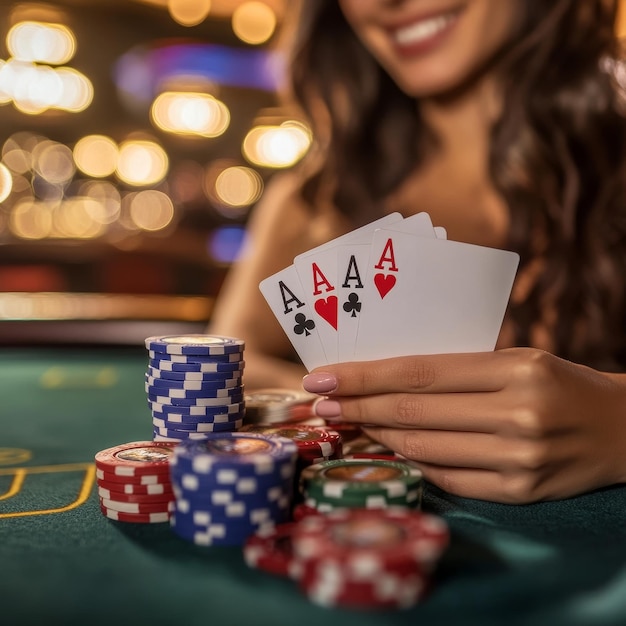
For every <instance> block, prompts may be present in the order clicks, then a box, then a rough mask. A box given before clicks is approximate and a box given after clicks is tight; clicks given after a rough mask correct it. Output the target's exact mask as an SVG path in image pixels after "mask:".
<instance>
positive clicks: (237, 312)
mask: <svg viewBox="0 0 626 626" xmlns="http://www.w3.org/2000/svg"><path fill="white" fill-rule="evenodd" d="M299 5H300V6H299V11H298V14H297V20H296V23H295V27H294V29H293V31H292V33H291V34H290V37H289V39H290V41H291V57H290V61H291V62H290V78H291V83H290V84H291V88H292V89H291V91H292V94H293V95H294V96H295V98H296V99H297V101H298V103H299V104H300V106H301V107H302V109H303V110H304V111H305V112H306V114H307V116H308V118H309V120H310V123H311V125H312V128H313V129H314V136H315V140H316V143H315V144H314V148H313V149H312V150H311V151H310V152H309V156H308V158H307V159H306V160H305V162H304V163H303V165H302V167H300V168H298V169H297V170H296V171H294V172H292V173H291V174H290V175H287V176H285V177H281V178H277V179H275V180H274V181H273V184H272V185H271V186H270V187H268V188H267V190H266V193H265V196H264V198H262V200H261V202H260V203H259V205H258V207H257V209H256V212H255V215H254V216H253V219H252V221H251V223H250V233H249V235H250V236H249V245H248V246H247V255H246V256H245V257H244V258H243V259H242V261H241V262H240V263H239V265H238V266H237V267H236V268H235V269H234V271H233V272H232V273H231V275H230V277H229V279H228V282H227V284H226V287H225V289H224V290H223V291H222V294H221V297H220V300H219V301H218V303H217V308H216V310H215V314H214V316H213V330H214V331H215V332H218V333H220V334H225V335H234V336H238V337H242V338H245V340H246V354H247V355H246V361H247V363H248V366H247V370H246V372H247V380H248V384H249V385H250V386H276V385H284V386H290V387H298V386H299V385H300V382H301V376H302V375H303V374H304V373H305V370H304V368H302V367H301V366H299V364H298V362H297V359H295V358H294V355H293V352H292V350H291V347H290V345H289V342H288V341H287V339H286V337H285V334H284V333H283V332H282V329H281V327H280V325H279V324H278V323H277V321H276V320H275V319H274V317H273V314H272V313H271V311H270V310H269V309H268V308H267V307H266V306H265V303H264V302H263V300H262V296H261V295H260V294H259V290H258V285H259V283H260V282H261V281H263V280H264V279H266V278H268V277H269V276H274V275H275V274H277V273H278V272H279V271H280V270H282V269H283V268H285V267H287V266H289V265H290V263H292V261H293V260H294V258H295V257H297V256H298V255H299V254H302V253H303V252H305V251H307V250H310V249H312V248H314V247H315V246H317V245H319V244H322V243H325V242H327V241H329V240H331V239H333V238H334V237H337V236H339V235H341V234H343V233H346V232H348V231H350V230H352V229H354V228H356V227H358V226H360V225H362V224H365V223H367V222H371V221H373V220H374V219H376V218H380V217H382V216H385V215H388V214H392V213H394V212H398V213H400V214H401V215H402V216H404V217H409V216H413V215H415V214H417V213H419V212H421V211H425V212H428V213H429V214H430V217H431V218H432V221H433V223H434V224H437V225H438V226H440V227H443V228H444V229H445V232H446V233H447V237H448V239H450V240H453V241H455V242H461V243H465V244H474V245H479V246H486V247H490V248H505V249H507V250H509V251H514V252H516V253H518V254H519V257H520V266H519V271H518V274H517V278H516V282H515V284H514V287H513V291H512V295H511V298H510V302H509V305H508V310H507V313H506V316H505V322H504V325H503V327H502V331H501V332H500V336H499V338H498V341H497V346H496V347H497V349H496V350H495V351H492V352H474V351H471V352H467V351H464V350H463V349H459V350H458V352H459V353H454V352H455V351H454V350H449V349H448V350H446V352H447V353H446V354H431V353H430V352H432V350H430V351H427V352H429V354H422V353H418V354H410V355H409V356H406V353H404V352H403V353H402V354H401V355H392V356H391V358H385V359H374V360H370V361H357V360H350V359H349V358H348V359H347V362H343V363H335V362H334V360H333V359H330V360H328V359H327V360H326V361H322V362H325V363H327V365H325V366H323V367H320V368H318V369H316V370H314V371H312V372H311V373H310V374H309V375H308V376H306V377H305V379H304V386H305V389H306V390H307V391H309V392H314V393H318V394H320V395H322V396H326V398H323V399H321V401H320V402H318V403H317V404H316V411H317V413H318V415H319V416H321V417H324V418H326V419H330V420H337V419H341V420H343V421H348V422H355V423H357V424H362V425H363V426H364V427H365V430H366V432H368V434H369V435H370V436H371V437H373V438H374V439H376V440H378V441H379V442H380V443H382V444H383V445H385V446H386V447H387V448H390V449H392V450H394V451H396V452H398V453H399V454H401V455H403V456H406V457H409V458H412V459H414V460H415V461H418V462H419V463H420V465H421V467H422V468H423V470H424V474H425V475H426V477H427V478H428V479H429V480H430V481H432V482H434V483H435V484H437V485H439V486H441V487H443V488H444V489H446V490H448V491H450V492H452V493H455V494H458V495H464V496H470V497H477V498H485V499H493V500H498V501H503V502H528V501H535V500H542V499H557V498H564V497H568V496H571V495H573V494H577V493H580V492H583V491H586V490H591V489H595V488H597V487H600V486H605V485H610V484H614V483H617V482H626V463H624V458H626V431H624V429H623V406H624V404H625V403H626V374H625V373H624V372H625V371H626V283H625V282H624V277H625V276H626V243H625V242H626V226H625V225H626V213H625V210H626V209H625V207H626V176H625V171H626V120H625V119H624V117H623V113H622V112H623V110H624V107H623V103H624V97H625V94H624V92H623V85H620V82H619V79H620V76H621V73H622V72H623V65H622V58H621V52H620V47H619V45H618V41H617V38H616V34H615V33H616V17H617V3H616V2H614V1H611V0H586V1H585V2H580V1H579V0H555V1H554V2H550V3H546V2H544V1H543V0H394V1H393V2H390V1H389V0H339V1H336V0H304V1H302V2H300V3H299ZM407 245H408V244H407ZM414 246H415V247H419V249H420V250H423V249H426V248H427V247H428V246H426V245H425V244H421V246H420V245H419V244H417V243H414ZM296 266H297V262H296ZM377 267H378V266H377ZM423 267H424V265H423V264H422V265H420V266H419V268H418V269H422V268H423ZM434 267H435V266H434V265H433V268H434ZM418 269H416V272H415V273H418ZM438 269H439V267H438V266H437V270H438ZM433 271H434V270H433ZM264 284H265V283H264ZM460 290H461V287H459V291H460ZM396 293H397V291H396ZM381 295H382V294H381ZM417 295H419V294H417ZM425 299H426V298H425ZM429 302H431V300H429ZM448 302H450V299H449V300H448ZM317 304H318V301H317V300H316V305H317ZM399 306H400V307H402V303H399ZM443 306H445V302H443V304H442V311H441V315H440V317H442V318H443V317H444V313H445V312H446V311H444V310H443ZM284 308H287V306H286V304H285V307H284ZM457 308H458V307H457ZM315 310H316V311H317V309H315ZM404 310H408V304H406V305H405V306H404ZM365 318H366V316H362V317H361V323H360V324H361V325H360V326H359V332H360V331H361V330H362V328H361V326H362V325H363V320H364V319H365ZM394 319H397V316H396V317H395V318H394ZM481 319H482V318H481ZM386 321H387V320H385V319H381V320H380V324H384V323H385V322H386ZM363 328H370V327H369V326H364V327H363ZM454 330H457V328H455V329H454ZM424 332H425V331H424V329H422V328H420V327H419V324H416V327H415V328H412V327H411V326H410V324H409V325H408V330H407V334H408V335H410V338H411V339H414V338H413V335H415V337H417V338H418V339H419V337H420V336H421V335H420V333H424ZM450 334H451V333H450ZM367 339H368V337H362V336H361V335H359V341H360V342H364V341H367ZM374 340H375V338H374V337H372V338H371V340H370V341H374ZM321 342H322V344H323V343H324V341H323V340H321ZM406 343H408V340H407V342H406ZM324 345H325V344H324ZM412 345H419V344H418V343H417V342H416V343H413V344H412ZM331 349H332V346H330V345H329V349H328V350H327V351H326V356H328V353H330V354H333V353H332V352H330V350H331ZM416 352H419V350H416ZM448 352H451V353H448ZM356 354H357V352H355V353H354V355H356ZM367 354H368V355H369V354H370V353H367ZM354 355H353V357H354Z"/></svg>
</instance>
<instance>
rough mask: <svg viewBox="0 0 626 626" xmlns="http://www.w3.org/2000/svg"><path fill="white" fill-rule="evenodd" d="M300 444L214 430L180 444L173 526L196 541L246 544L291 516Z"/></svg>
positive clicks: (173, 466)
mask: <svg viewBox="0 0 626 626" xmlns="http://www.w3.org/2000/svg"><path fill="white" fill-rule="evenodd" d="M297 457H298V448H297V445H296V443H295V442H294V441H292V440H291V439H287V438H285V437H272V438H268V437H264V436H263V435H259V434H256V433H212V434H209V435H207V436H206V438H205V439H204V440H202V441H197V440H196V441H194V440H190V439H187V440H185V441H182V442H181V443H180V444H179V445H177V446H176V447H175V448H174V455H173V457H172V459H171V460H170V475H171V482H172V489H173V491H174V496H175V500H174V502H172V503H170V507H171V509H170V512H171V516H170V525H171V527H172V530H173V531H174V532H175V533H176V534H177V535H179V536H180V537H182V538H184V539H186V540H188V541H191V542H193V543H195V544H196V545H203V546H214V545H224V546H226V545H229V546H235V545H243V544H244V543H245V541H246V540H247V539H248V537H250V536H251V535H252V534H254V533H256V532H258V531H267V530H270V529H272V528H273V527H275V526H276V525H277V524H282V523H284V522H287V521H288V520H289V519H290V515H291V504H292V498H293V492H294V476H295V470H296V460H297Z"/></svg>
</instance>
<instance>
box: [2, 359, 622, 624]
mask: <svg viewBox="0 0 626 626" xmlns="http://www.w3.org/2000/svg"><path fill="white" fill-rule="evenodd" d="M146 364H147V355H146V354H145V351H142V350H140V349H104V348H98V349H95V348H94V349H77V348H71V349H61V348H58V347H57V348H52V349H46V348H23V349H7V348H0V426H1V428H0V566H1V571H2V574H1V575H0V608H1V610H2V623H3V624H7V625H9V626H12V625H22V624H23V625H32V624H46V626H48V625H52V624H63V625H64V626H72V625H74V624H76V625H79V624H80V625H81V626H85V625H87V624H88V625H90V626H94V625H99V624H103V625H104V624H106V625H107V626H111V625H112V624H115V623H116V622H120V621H121V622H123V623H124V624H128V623H131V621H132V622H136V623H142V624H143V623H149V624H151V625H158V624H168V625H171V624H178V623H184V624H185V625H186V626H194V625H196V624H198V625H202V626H207V625H208V626H222V625H224V626H238V625H240V624H244V623H246V624H248V623H249V624H251V625H254V626H264V625H267V626H281V625H283V624H285V625H292V624H294V623H297V624H298V626H319V624H320V623H324V625H325V626H333V625H335V624H337V625H339V624H341V625H342V626H351V625H355V626H356V625H357V624H358V625H359V626H368V625H382V624H390V625H397V626H400V625H404V624H407V625H408V624H411V625H415V624H419V625H420V626H430V625H433V626H434V625H437V626H440V625H442V624H444V625H448V624H463V625H464V626H468V625H480V626H490V625H494V626H501V625H503V624H506V625H507V626H508V625H515V624H520V625H521V624H528V625H531V624H532V626H542V625H546V626H548V625H549V626H559V625H561V624H562V625H564V626H591V625H593V626H595V625H600V624H601V625H607V626H608V625H615V626H624V625H626V523H625V513H626V487H613V488H610V489H604V490H601V491H598V492H595V493H591V494H586V495H583V496H581V497H578V498H573V499H570V500H565V501H561V502H550V503H540V504H534V505H530V506H508V505H499V504H494V503H488V502H482V501H477V500H468V499H462V498H455V497H451V496H449V495H447V494H444V493H443V492H441V491H440V490H438V489H436V488H434V487H432V486H427V488H426V491H425V498H424V510H426V511H429V512H432V513H435V514H438V515H441V516H442V517H443V518H444V519H445V520H446V521H447V522H448V524H449V526H450V529H451V544H450V547H449V549H448V551H447V552H446V554H445V556H444V558H443V559H442V561H441V563H440V566H439V568H438V570H437V572H436V576H435V579H434V586H433V589H432V592H431V593H430V595H429V596H428V597H427V598H426V599H425V600H423V601H422V602H421V603H420V604H419V605H418V606H416V607H414V608H412V609H409V610H399V611H385V612H372V611H359V610H345V609H342V610H338V609H326V608H322V607H319V606H316V605H314V604H312V603H310V602H309V601H308V600H307V599H306V598H305V597H304V596H303V595H302V593H301V592H300V591H299V590H298V588H297V586H296V584H295V583H294V582H292V581H290V580H288V579H283V578H279V577H276V576H273V575H271V574H266V573H263V572H260V571H258V570H253V569H250V568H248V567H247V566H246V564H245V563H244V561H243V558H242V553H241V549H240V548H236V547H234V548H230V547H229V548H226V547H219V548H218V547H214V548H203V547H199V546H195V545H193V544H191V543H188V542H186V541H184V540H183V539H180V538H179V537H177V536H176V535H174V533H172V532H171V530H170V529H169V526H168V525H167V524H155V525H144V524H121V523H117V522H112V521H110V520H107V519H106V518H105V517H103V516H102V514H101V513H100V510H99V508H98V498H97V493H96V489H95V488H94V487H95V468H94V465H93V457H94V454H95V453H96V452H97V451H99V450H102V449H105V448H109V447H112V446H115V445H118V444H121V443H126V442H129V441H138V440H147V439H150V438H151V431H152V425H151V417H150V412H149V409H148V407H147V404H146V399H145V393H144V385H143V382H144V381H143V377H144V373H145V368H146ZM139 620H140V621H139Z"/></svg>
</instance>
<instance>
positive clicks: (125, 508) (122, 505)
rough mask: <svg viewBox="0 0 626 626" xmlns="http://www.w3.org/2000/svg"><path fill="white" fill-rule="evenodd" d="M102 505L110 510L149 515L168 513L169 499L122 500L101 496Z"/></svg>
mask: <svg viewBox="0 0 626 626" xmlns="http://www.w3.org/2000/svg"><path fill="white" fill-rule="evenodd" d="M99 500H100V506H101V508H105V509H107V510H109V511H118V512H119V513H132V514H133V515H149V514H150V513H167V512H168V504H169V501H165V502H141V503H140V502H121V501H118V500H108V499H105V498H102V497H100V498H99Z"/></svg>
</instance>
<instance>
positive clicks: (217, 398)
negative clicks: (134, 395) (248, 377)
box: [147, 389, 243, 408]
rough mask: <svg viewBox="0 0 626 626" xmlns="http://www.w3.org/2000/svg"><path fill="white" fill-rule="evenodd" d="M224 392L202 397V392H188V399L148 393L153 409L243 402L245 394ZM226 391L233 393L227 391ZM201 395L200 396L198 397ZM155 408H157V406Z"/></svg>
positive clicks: (225, 404)
mask: <svg viewBox="0 0 626 626" xmlns="http://www.w3.org/2000/svg"><path fill="white" fill-rule="evenodd" d="M223 391H224V390H218V391H217V392H216V393H215V394H213V395H211V396H210V397H209V396H208V395H202V393H201V392H197V391H187V392H185V394H188V396H187V397H184V398H177V397H173V396H171V395H166V394H162V393H160V394H159V395H156V394H154V393H150V392H148V393H147V398H148V403H149V404H150V406H151V407H152V406H153V405H169V406H186V407H197V406H227V405H228V404H238V403H240V402H242V401H243V394H241V393H237V394H225V393H223ZM226 391H232V390H230V389H227V390H226ZM198 394H199V395H198ZM154 408H157V407H156V406H155V407H154Z"/></svg>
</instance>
